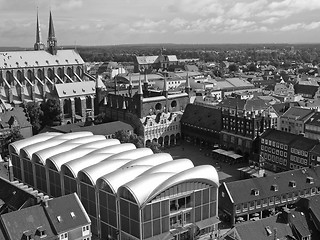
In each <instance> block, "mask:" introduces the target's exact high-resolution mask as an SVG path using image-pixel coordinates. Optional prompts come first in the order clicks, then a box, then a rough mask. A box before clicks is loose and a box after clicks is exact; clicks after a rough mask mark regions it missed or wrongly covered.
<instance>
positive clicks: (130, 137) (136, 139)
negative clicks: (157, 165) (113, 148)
mask: <svg viewBox="0 0 320 240" xmlns="http://www.w3.org/2000/svg"><path fill="white" fill-rule="evenodd" d="M114 137H115V138H116V139H118V140H119V141H120V142H121V143H133V144H134V145H135V146H136V147H137V148H142V147H144V142H143V137H141V136H138V135H137V134H135V133H132V134H131V133H130V132H126V131H123V130H120V131H117V132H115V134H114Z"/></svg>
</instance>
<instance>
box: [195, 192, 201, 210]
mask: <svg viewBox="0 0 320 240" xmlns="http://www.w3.org/2000/svg"><path fill="white" fill-rule="evenodd" d="M200 205H201V191H197V192H195V206H200Z"/></svg>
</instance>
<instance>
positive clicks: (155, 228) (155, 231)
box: [153, 219, 161, 236]
mask: <svg viewBox="0 0 320 240" xmlns="http://www.w3.org/2000/svg"><path fill="white" fill-rule="evenodd" d="M160 233H161V228H160V219H157V220H154V221H153V236H156V235H159V234H160Z"/></svg>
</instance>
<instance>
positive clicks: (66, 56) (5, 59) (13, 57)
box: [0, 50, 84, 69]
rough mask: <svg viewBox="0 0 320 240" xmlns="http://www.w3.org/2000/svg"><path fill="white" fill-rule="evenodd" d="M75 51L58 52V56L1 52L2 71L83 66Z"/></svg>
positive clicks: (39, 52) (41, 53)
mask: <svg viewBox="0 0 320 240" xmlns="http://www.w3.org/2000/svg"><path fill="white" fill-rule="evenodd" d="M83 63H84V62H83V59H82V58H81V56H80V55H79V53H77V52H76V51H75V50H58V51H57V54H56V55H52V54H50V53H49V52H47V51H12V52H0V69H10V68H32V67H47V66H52V65H53V66H59V65H75V64H83Z"/></svg>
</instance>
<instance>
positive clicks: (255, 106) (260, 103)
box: [219, 98, 269, 111]
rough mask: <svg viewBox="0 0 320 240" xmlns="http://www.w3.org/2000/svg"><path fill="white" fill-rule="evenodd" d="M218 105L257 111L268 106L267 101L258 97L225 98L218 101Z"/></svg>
mask: <svg viewBox="0 0 320 240" xmlns="http://www.w3.org/2000/svg"><path fill="white" fill-rule="evenodd" d="M219 106H220V107H227V108H234V109H236V108H238V110H246V111H252V110H254V111H257V110H265V109H267V108H268V107H269V105H268V104H267V101H265V100H263V99H259V98H252V99H240V98H226V99H224V100H223V101H222V102H220V103H219Z"/></svg>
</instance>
